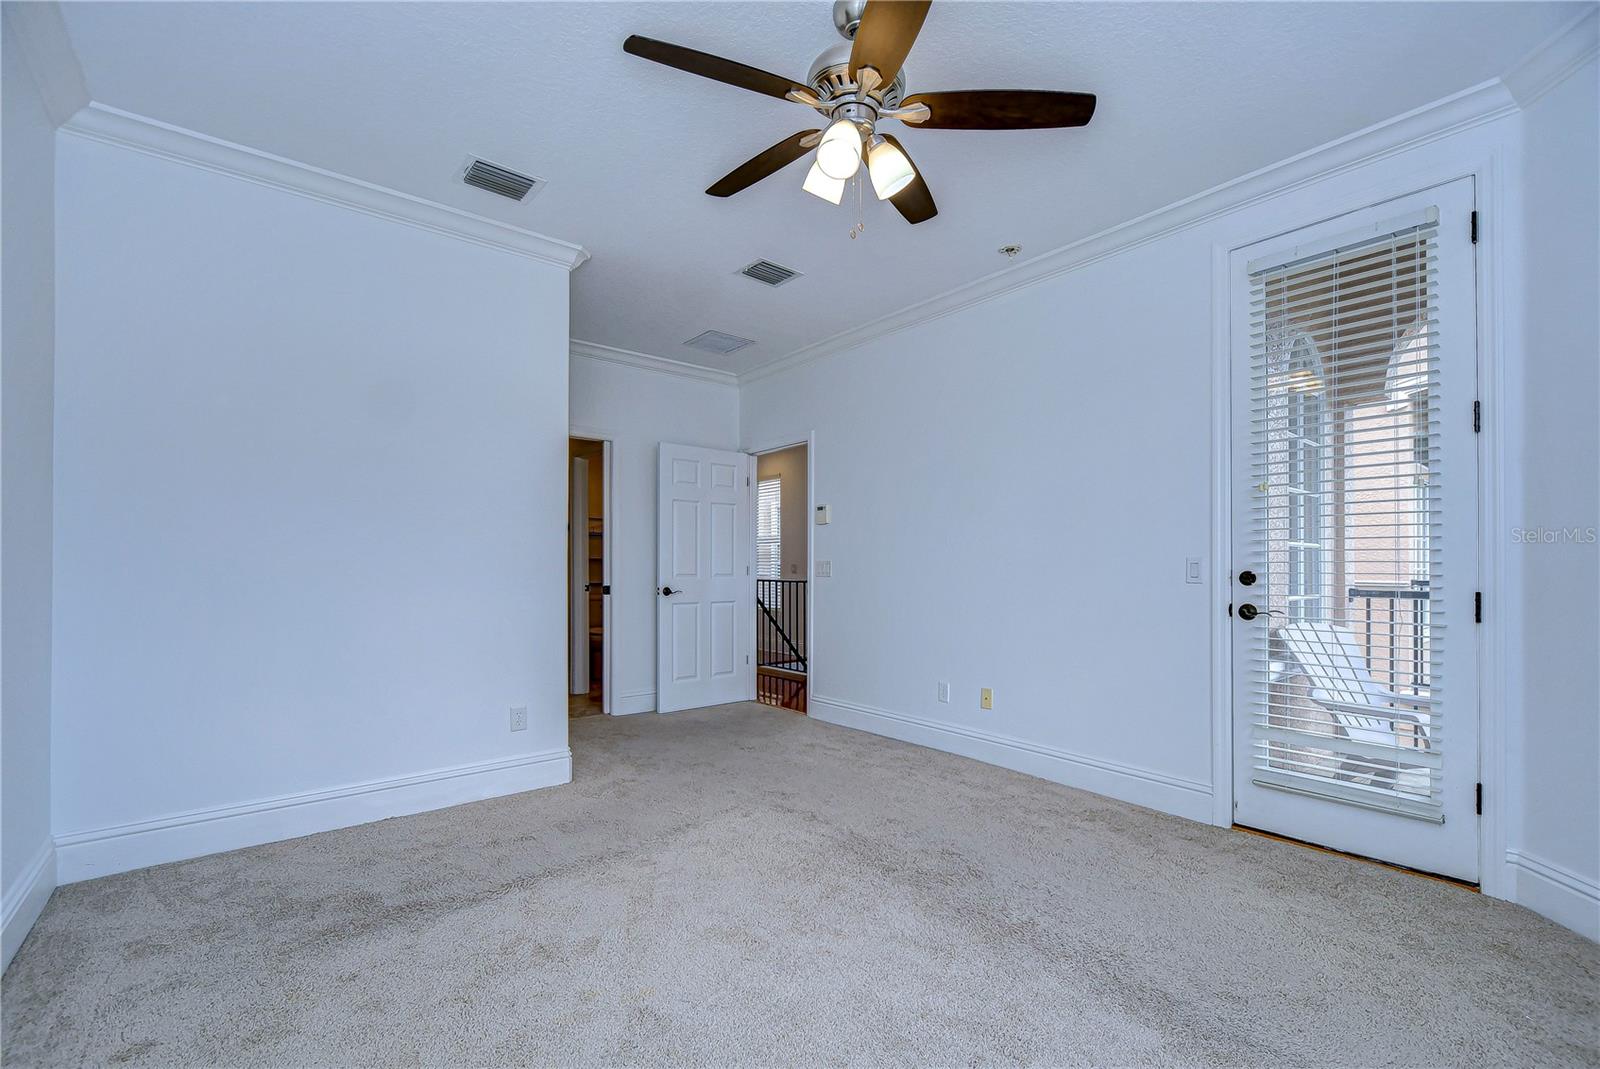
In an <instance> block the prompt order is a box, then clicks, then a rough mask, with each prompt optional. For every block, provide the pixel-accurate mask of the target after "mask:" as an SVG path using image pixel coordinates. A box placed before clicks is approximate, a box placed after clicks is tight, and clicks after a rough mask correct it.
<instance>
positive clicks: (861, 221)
mask: <svg viewBox="0 0 1600 1069" xmlns="http://www.w3.org/2000/svg"><path fill="white" fill-rule="evenodd" d="M851 184H853V185H854V186H855V187H856V225H855V226H853V227H851V228H850V240H851V241H854V240H855V239H856V238H858V237H860V236H861V232H862V231H864V230H866V229H867V220H866V216H865V213H864V211H863V209H862V207H861V172H860V171H857V172H856V173H855V177H854V178H852V179H851Z"/></svg>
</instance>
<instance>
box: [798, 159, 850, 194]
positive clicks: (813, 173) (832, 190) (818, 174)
mask: <svg viewBox="0 0 1600 1069" xmlns="http://www.w3.org/2000/svg"><path fill="white" fill-rule="evenodd" d="M844 183H845V180H844V179H843V178H829V177H828V176H827V175H826V174H824V173H823V171H822V164H820V163H813V164H812V165H811V170H809V171H807V172H806V184H805V185H804V186H802V187H801V188H802V189H804V190H805V191H806V192H807V193H810V194H811V195H812V196H814V197H821V198H822V199H823V200H826V201H831V202H832V203H834V204H838V203H839V201H841V200H843V199H844Z"/></svg>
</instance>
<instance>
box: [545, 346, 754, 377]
mask: <svg viewBox="0 0 1600 1069" xmlns="http://www.w3.org/2000/svg"><path fill="white" fill-rule="evenodd" d="M571 353H572V356H573V357H574V358H578V357H582V358H584V359H586V360H603V361H605V362H606V363H608V364H621V365H622V366H624V367H631V368H638V369H640V370H642V371H654V372H657V373H659V374H662V375H676V376H677V377H679V378H681V379H694V380H695V381H697V382H712V383H716V384H717V385H718V386H737V385H739V377H738V376H737V375H735V374H734V373H733V372H731V371H719V370H717V369H716V368H712V367H704V366H702V365H700V364H691V363H688V362H687V361H683V360H673V359H670V358H668V357H665V356H652V355H650V354H649V353H636V352H634V351H633V350H632V349H617V348H614V347H612V346H610V345H599V344H596V343H595V342H591V341H579V340H578V339H576V338H574V339H572V345H571Z"/></svg>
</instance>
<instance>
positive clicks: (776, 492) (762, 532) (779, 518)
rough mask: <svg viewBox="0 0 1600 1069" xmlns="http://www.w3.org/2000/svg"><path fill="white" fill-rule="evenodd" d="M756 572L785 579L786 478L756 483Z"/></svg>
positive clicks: (776, 477) (762, 576)
mask: <svg viewBox="0 0 1600 1069" xmlns="http://www.w3.org/2000/svg"><path fill="white" fill-rule="evenodd" d="M756 575H757V576H758V577H760V578H762V579H781V578H783V479H782V477H781V476H774V477H773V478H771V479H762V480H760V481H759V482H757V483H756Z"/></svg>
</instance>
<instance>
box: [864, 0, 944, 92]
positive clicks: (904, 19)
mask: <svg viewBox="0 0 1600 1069" xmlns="http://www.w3.org/2000/svg"><path fill="white" fill-rule="evenodd" d="M930 3H931V0H867V7H866V10H864V11H862V12H861V25H860V26H859V27H857V28H856V41H855V44H853V45H851V46H850V77H851V78H855V79H857V80H859V78H860V74H859V72H860V70H861V68H863V67H872V68H873V69H874V70H876V71H877V72H878V84H880V85H888V84H889V83H890V82H892V81H894V76H895V75H897V74H899V73H900V68H901V66H902V65H904V63H905V61H906V54H907V53H908V52H910V51H911V46H912V45H913V44H914V43H916V40H917V33H918V31H920V30H921V29H922V20H923V19H925V18H927V17H928V6H929V4H930Z"/></svg>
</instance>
